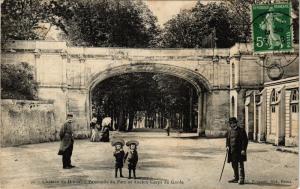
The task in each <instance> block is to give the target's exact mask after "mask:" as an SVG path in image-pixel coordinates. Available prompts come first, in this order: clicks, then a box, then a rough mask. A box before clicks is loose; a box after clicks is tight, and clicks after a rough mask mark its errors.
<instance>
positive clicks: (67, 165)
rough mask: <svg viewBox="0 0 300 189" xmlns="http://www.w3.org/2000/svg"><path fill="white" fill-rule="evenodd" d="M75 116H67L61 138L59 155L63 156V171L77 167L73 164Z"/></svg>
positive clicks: (60, 133) (61, 130)
mask: <svg viewBox="0 0 300 189" xmlns="http://www.w3.org/2000/svg"><path fill="white" fill-rule="evenodd" d="M72 122H73V115H72V114H68V115H67V121H66V122H65V123H64V125H63V126H62V127H61V129H60V132H59V136H60V140H61V142H60V148H59V152H58V155H62V162H63V169H71V168H73V167H75V166H73V165H72V164H71V156H72V152H73V144H74V137H73V130H72Z"/></svg>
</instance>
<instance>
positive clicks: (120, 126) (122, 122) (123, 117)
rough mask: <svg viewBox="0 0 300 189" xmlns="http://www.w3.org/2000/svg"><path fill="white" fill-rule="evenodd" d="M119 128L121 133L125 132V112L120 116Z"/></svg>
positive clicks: (121, 112) (121, 111) (122, 111)
mask: <svg viewBox="0 0 300 189" xmlns="http://www.w3.org/2000/svg"><path fill="white" fill-rule="evenodd" d="M118 128H119V131H125V115H124V110H123V109H122V110H120V112H119V116H118Z"/></svg>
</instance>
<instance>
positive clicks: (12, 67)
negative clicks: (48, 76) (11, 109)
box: [1, 62, 37, 100]
mask: <svg viewBox="0 0 300 189" xmlns="http://www.w3.org/2000/svg"><path fill="white" fill-rule="evenodd" d="M36 93H37V83H36V81H35V80H34V75H33V70H32V67H31V66H29V64H28V63H25V62H21V63H19V64H1V98H2V99H26V100H34V99H36Z"/></svg>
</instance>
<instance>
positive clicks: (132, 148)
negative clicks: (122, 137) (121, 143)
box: [124, 140, 139, 179]
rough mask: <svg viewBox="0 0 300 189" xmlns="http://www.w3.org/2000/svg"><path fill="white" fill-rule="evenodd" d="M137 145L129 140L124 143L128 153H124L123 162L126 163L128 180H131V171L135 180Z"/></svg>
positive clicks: (137, 158) (136, 142)
mask: <svg viewBox="0 0 300 189" xmlns="http://www.w3.org/2000/svg"><path fill="white" fill-rule="evenodd" d="M138 145H139V142H138V141H135V140H131V141H128V142H126V146H128V147H129V152H127V153H126V155H125V158H124V161H126V159H127V161H128V172H129V176H128V179H131V171H132V172H133V178H134V179H136V174H135V170H136V165H137V162H138V160H139V157H138V153H137V146H138Z"/></svg>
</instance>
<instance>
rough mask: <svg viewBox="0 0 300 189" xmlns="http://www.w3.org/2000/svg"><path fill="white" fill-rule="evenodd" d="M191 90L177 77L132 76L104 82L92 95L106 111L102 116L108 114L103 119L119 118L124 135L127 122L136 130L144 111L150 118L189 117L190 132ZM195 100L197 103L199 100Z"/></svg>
mask: <svg viewBox="0 0 300 189" xmlns="http://www.w3.org/2000/svg"><path fill="white" fill-rule="evenodd" d="M191 89H193V90H194V88H193V86H191V84H189V83H188V82H186V81H184V80H182V79H179V78H177V77H174V76H169V75H165V74H154V73H131V74H123V75H119V76H116V77H112V78H110V79H107V80H104V81H103V82H101V83H100V84H99V85H97V86H96V87H95V88H94V89H93V91H92V94H93V95H92V101H93V103H94V104H95V106H96V107H100V108H102V111H101V112H105V113H104V115H102V116H111V117H113V118H117V123H118V129H119V130H121V131H124V130H126V122H125V120H127V118H128V120H129V124H128V127H127V130H128V131H130V130H131V129H132V128H133V120H134V117H136V116H137V115H138V112H140V111H145V112H146V114H147V116H148V117H153V116H154V115H155V114H156V113H159V114H160V115H162V116H163V117H164V118H167V119H172V118H173V117H174V115H175V114H176V113H180V114H182V115H184V117H185V119H184V122H185V125H186V127H185V128H186V129H187V130H188V126H187V125H189V126H190V124H189V121H190V120H191V119H190V117H189V116H190V115H191V114H190V113H191V112H190V103H189V102H190V99H191V98H190V97H191ZM194 95H196V93H194ZM192 98H193V99H196V97H195V96H193V97H192ZM194 103H195V101H194ZM100 119H101V118H100Z"/></svg>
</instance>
